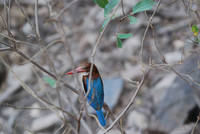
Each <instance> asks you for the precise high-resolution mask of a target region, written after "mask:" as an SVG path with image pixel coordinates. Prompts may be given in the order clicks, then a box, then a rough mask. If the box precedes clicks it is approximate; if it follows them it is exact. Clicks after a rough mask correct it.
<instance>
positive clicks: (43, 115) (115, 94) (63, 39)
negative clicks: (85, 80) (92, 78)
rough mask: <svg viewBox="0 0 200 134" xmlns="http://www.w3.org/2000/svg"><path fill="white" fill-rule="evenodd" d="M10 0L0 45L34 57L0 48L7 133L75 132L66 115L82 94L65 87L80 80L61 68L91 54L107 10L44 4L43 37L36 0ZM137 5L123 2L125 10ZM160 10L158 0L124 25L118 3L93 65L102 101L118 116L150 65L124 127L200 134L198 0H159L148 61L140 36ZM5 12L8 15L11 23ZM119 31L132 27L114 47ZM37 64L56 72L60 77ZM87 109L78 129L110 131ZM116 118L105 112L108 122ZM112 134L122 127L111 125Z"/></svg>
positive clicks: (2, 124)
mask: <svg viewBox="0 0 200 134" xmlns="http://www.w3.org/2000/svg"><path fill="white" fill-rule="evenodd" d="M11 1H12V2H11V3H10V9H9V6H8V5H9V4H8V1H7V7H5V2H3V1H0V14H1V19H0V48H5V47H6V45H5V44H9V45H16V47H17V50H19V51H20V52H22V53H23V54H25V55H26V56H27V57H28V58H29V60H27V58H25V56H22V55H20V54H19V53H17V52H13V51H0V56H1V59H0V86H1V88H0V134H14V133H15V134H32V133H37V134H52V133H63V134H64V133H77V131H76V129H77V124H78V123H77V122H78V121H76V119H75V118H74V117H72V116H71V115H69V113H71V114H72V115H75V116H76V117H77V118H78V117H79V116H80V111H81V110H82V107H81V104H80V100H81V97H78V95H76V94H75V93H73V92H72V91H70V89H69V88H68V87H67V85H66V84H69V85H71V86H72V87H74V88H76V89H80V88H81V86H80V84H79V83H80V82H79V81H77V79H76V76H75V77H68V76H64V75H63V74H64V73H65V72H66V71H68V70H70V69H72V68H73V67H74V66H76V65H77V64H79V63H81V62H84V61H90V60H91V53H92V50H93V47H94V45H95V42H96V40H97V38H98V36H99V32H100V28H101V25H102V24H103V21H104V12H103V9H101V8H99V7H98V6H97V5H95V4H94V2H93V1H92V0H90V1H89V0H85V1H78V0H74V1H71V0H61V1H57V0H39V1H38V7H37V8H38V10H37V12H38V13H37V14H38V29H39V33H38V31H37V25H35V19H36V17H37V16H35V1H33V0H11ZM155 1H156V2H157V3H158V1H157V0H155ZM137 2H138V0H124V10H125V13H126V14H127V13H129V12H130V11H131V8H132V6H133V5H135V4H136V3H137ZM63 9H64V10H63ZM155 9H156V5H155V7H154V8H153V10H150V11H147V12H146V13H138V14H136V17H137V18H138V22H137V23H136V24H134V25H130V24H129V23H128V21H124V22H120V18H121V17H123V15H122V11H121V8H119V10H118V11H117V14H119V17H117V18H115V19H114V20H112V21H111V23H110V24H109V26H108V27H107V28H106V31H105V33H104V35H103V38H102V40H101V42H100V44H99V46H98V47H97V49H96V55H95V62H94V63H95V64H96V65H97V66H98V68H99V70H100V73H101V75H102V77H103V80H104V86H105V87H104V90H105V102H106V103H107V104H108V105H109V107H110V108H111V110H112V112H113V114H114V116H115V117H117V116H118V115H119V114H120V113H121V111H122V110H124V109H125V107H126V106H127V104H128V103H129V101H130V99H131V97H132V96H133V94H134V91H135V90H136V89H137V87H138V83H139V82H140V81H141V80H142V76H143V72H144V70H149V72H148V73H147V74H146V76H145V78H144V84H143V86H142V88H141V89H140V92H139V94H138V95H137V97H136V99H135V101H134V103H133V104H132V106H131V107H130V108H129V109H128V110H127V111H126V113H125V114H124V115H123V116H122V120H121V123H122V128H123V130H124V131H125V133H127V134H199V133H200V126H199V124H197V123H198V122H197V121H198V120H197V117H198V115H199V112H200V91H199V90H200V60H199V59H200V55H199V52H200V49H199V44H198V43H195V42H194V41H193V40H194V35H193V33H192V31H191V26H192V25H193V24H194V25H197V26H199V23H200V16H198V15H199V14H200V12H199V9H200V2H199V1H198V0H193V1H190V2H188V1H187V0H163V1H162V0H161V4H160V5H159V8H158V10H157V12H156V13H155V16H154V17H153V20H152V23H151V26H150V28H149V30H148V32H147V34H146V37H145V39H144V47H143V51H144V53H143V62H141V55H140V50H141V44H142V43H141V42H142V40H143V37H144V32H145V29H146V27H147V25H148V23H149V18H150V17H151V15H152V14H153V11H154V10H155ZM8 11H9V13H10V19H6V13H8ZM8 16H9V14H8ZM8 18H9V17H8ZM5 20H6V21H5ZM8 22H10V23H8ZM6 24H10V28H9V26H8V25H6ZM8 29H9V30H8ZM8 31H10V32H11V33H12V34H9V33H8ZM117 32H119V33H132V34H133V37H131V38H129V39H126V40H123V47H122V48H117V46H116V39H115V36H116V33H117ZM4 43H5V44H4ZM30 59H31V60H30ZM32 61H34V62H36V63H37V64H38V65H39V66H41V67H43V68H44V69H46V70H48V72H51V73H52V74H54V76H56V77H57V78H58V81H57V83H56V84H55V83H54V80H53V79H51V78H52V76H49V74H48V73H45V72H44V71H43V70H41V69H40V68H38V67H37V65H33V62H32ZM48 79H50V80H48ZM60 79H61V81H59V80H60ZM51 80H52V81H53V82H50V81H51ZM62 81H64V83H65V84H64V83H63V82H62ZM49 83H51V84H52V85H51V84H50V85H49ZM55 106H57V107H56V108H55ZM59 107H61V108H62V109H64V110H65V111H67V112H69V113H67V112H63V111H62V110H60V109H59ZM82 111H83V112H82V120H81V122H80V124H81V125H80V133H81V134H88V133H101V132H102V131H103V129H102V128H100V127H99V126H98V124H97V122H96V121H95V119H94V118H93V117H91V116H90V114H91V113H92V110H90V109H89V108H88V109H87V110H86V109H83V110H82ZM87 111H88V112H89V113H90V114H89V115H88V112H87ZM195 123H196V125H195ZM111 124H112V120H111V119H110V118H109V117H108V119H107V126H106V128H107V127H109V126H110V125H111ZM108 133H109V134H118V133H121V132H120V130H119V127H118V125H114V127H113V128H112V129H111V130H110V131H109V132H108Z"/></svg>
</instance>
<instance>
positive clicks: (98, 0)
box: [93, 0, 108, 8]
mask: <svg viewBox="0 0 200 134" xmlns="http://www.w3.org/2000/svg"><path fill="white" fill-rule="evenodd" d="M93 1H94V2H95V3H96V4H97V5H98V6H99V7H101V8H105V6H106V5H107V4H108V0H93Z"/></svg>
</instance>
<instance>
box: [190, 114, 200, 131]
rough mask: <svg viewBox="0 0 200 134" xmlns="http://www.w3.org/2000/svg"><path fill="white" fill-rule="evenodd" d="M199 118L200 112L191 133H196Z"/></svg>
mask: <svg viewBox="0 0 200 134" xmlns="http://www.w3.org/2000/svg"><path fill="white" fill-rule="evenodd" d="M199 120H200V113H199V115H198V116H197V121H196V122H195V125H194V127H193V129H192V131H191V134H194V132H195V129H196V127H197V124H198V123H199Z"/></svg>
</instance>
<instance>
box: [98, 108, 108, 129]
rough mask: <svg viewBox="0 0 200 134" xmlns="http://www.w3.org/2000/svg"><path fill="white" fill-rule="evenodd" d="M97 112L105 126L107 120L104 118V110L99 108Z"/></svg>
mask: <svg viewBox="0 0 200 134" xmlns="http://www.w3.org/2000/svg"><path fill="white" fill-rule="evenodd" d="M96 112H97V117H98V119H99V122H100V124H101V125H102V126H103V127H104V126H105V125H106V120H105V118H104V115H103V112H102V111H101V110H97V111H96Z"/></svg>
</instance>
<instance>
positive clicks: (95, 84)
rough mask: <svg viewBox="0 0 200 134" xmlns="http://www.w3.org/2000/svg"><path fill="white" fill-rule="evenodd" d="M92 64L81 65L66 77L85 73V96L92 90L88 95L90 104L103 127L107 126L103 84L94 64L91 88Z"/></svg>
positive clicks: (83, 77) (83, 79)
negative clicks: (104, 113) (103, 110)
mask: <svg viewBox="0 0 200 134" xmlns="http://www.w3.org/2000/svg"><path fill="white" fill-rule="evenodd" d="M91 65H92V64H91V63H89V62H87V63H84V64H81V65H80V66H79V67H77V68H76V69H74V70H72V71H70V72H68V73H66V75H72V74H74V73H83V76H82V83H83V87H84V91H85V94H87V91H88V90H89V88H90V92H89V93H88V96H87V100H88V103H89V104H90V105H91V106H92V107H93V108H94V109H95V110H96V113H97V117H98V120H99V122H100V124H101V125H102V126H105V125H106V120H105V118H104V115H103V112H102V107H103V104H104V91H103V82H102V79H101V76H100V74H99V71H98V69H97V67H96V66H95V64H93V69H92V74H91V81H90V87H89V86H88V85H89V72H90V68H91Z"/></svg>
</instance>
